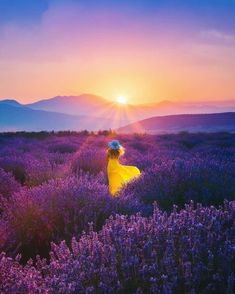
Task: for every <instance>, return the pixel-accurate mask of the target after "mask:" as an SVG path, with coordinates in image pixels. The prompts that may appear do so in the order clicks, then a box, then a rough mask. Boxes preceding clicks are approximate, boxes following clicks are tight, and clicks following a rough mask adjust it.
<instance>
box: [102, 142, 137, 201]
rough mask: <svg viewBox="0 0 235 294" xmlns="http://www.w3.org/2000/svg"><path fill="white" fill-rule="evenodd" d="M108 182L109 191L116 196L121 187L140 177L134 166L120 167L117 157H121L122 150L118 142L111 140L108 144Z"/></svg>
mask: <svg viewBox="0 0 235 294" xmlns="http://www.w3.org/2000/svg"><path fill="white" fill-rule="evenodd" d="M108 147H109V148H108V168H107V171H108V180H109V191H110V193H111V194H112V195H113V196H117V193H118V192H119V191H120V189H121V187H122V186H123V185H124V184H126V183H128V182H129V181H131V180H132V179H134V178H136V177H138V176H139V175H140V171H139V169H138V168H137V167H135V166H128V165H122V164H120V163H119V157H120V156H121V155H123V154H124V153H125V152H124V148H123V147H122V145H121V144H120V143H119V141H118V140H113V141H111V142H109V144H108Z"/></svg>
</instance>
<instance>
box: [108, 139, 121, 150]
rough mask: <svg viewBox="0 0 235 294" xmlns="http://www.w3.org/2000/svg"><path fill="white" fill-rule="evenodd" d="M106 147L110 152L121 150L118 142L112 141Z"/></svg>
mask: <svg viewBox="0 0 235 294" xmlns="http://www.w3.org/2000/svg"><path fill="white" fill-rule="evenodd" d="M108 146H109V148H110V149H112V150H119V149H121V148H122V145H121V144H120V142H119V141H118V140H113V141H111V142H109V143H108Z"/></svg>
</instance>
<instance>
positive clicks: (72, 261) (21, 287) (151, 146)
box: [0, 133, 235, 293]
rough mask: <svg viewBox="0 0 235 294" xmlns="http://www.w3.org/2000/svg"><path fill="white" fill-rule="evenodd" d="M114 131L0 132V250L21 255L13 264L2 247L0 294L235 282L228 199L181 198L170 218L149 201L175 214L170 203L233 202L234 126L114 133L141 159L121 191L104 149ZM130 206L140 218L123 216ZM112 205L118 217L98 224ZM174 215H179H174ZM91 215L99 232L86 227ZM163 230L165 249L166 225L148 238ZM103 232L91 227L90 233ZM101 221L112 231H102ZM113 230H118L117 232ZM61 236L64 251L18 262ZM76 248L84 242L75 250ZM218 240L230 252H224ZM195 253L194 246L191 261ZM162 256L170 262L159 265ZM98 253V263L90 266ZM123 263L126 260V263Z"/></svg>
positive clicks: (194, 287)
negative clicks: (111, 184) (112, 185)
mask: <svg viewBox="0 0 235 294" xmlns="http://www.w3.org/2000/svg"><path fill="white" fill-rule="evenodd" d="M114 136H115V135H114V134H107V133H105V134H103V135H102V134H100V135H99V136H95V135H89V134H86V133H83V134H74V133H62V134H46V133H44V134H43V136H41V135H40V134H23V135H22V134H21V135H10V134H8V135H1V136H0V199H1V201H0V251H5V252H6V254H7V256H11V257H14V256H16V255H17V254H18V253H20V254H21V255H22V258H21V260H20V261H19V260H18V259H17V260H16V261H13V260H9V259H8V258H6V257H5V255H2V256H1V262H0V280H2V281H3V280H4V281H5V282H4V283H3V286H2V288H0V293H1V292H3V293H16V292H17V291H18V293H24V292H26V293H27V292H28V293H40V292H42V293H47V292H49V293H50V292H53V291H55V292H54V293H69V291H70V292H71V293H83V292H87V293H93V292H96V293H97V291H98V292H99V293H114V292H115V293H117V292H118V291H119V292H120V293H123V292H128V293H134V292H136V291H137V292H138V293H142V292H143V293H145V292H146V293H149V291H150V292H151V291H152V293H172V292H174V293H177V292H178V293H198V292H200V293H202V292H203V291H204V292H205V293H211V292H213V291H216V290H215V289H217V290H218V289H219V291H223V292H221V293H224V291H227V292H228V293H230V292H231V291H233V287H234V286H232V285H233V284H234V276H233V274H232V273H233V272H234V268H233V267H232V265H233V264H234V248H235V246H234V239H233V238H234V236H233V233H234V231H233V230H234V229H233V227H232V225H233V224H232V219H233V217H234V215H233V212H232V202H231V203H230V204H226V207H225V208H223V209H222V208H219V209H218V210H216V209H215V208H214V207H212V208H202V207H198V208H197V209H196V210H193V209H192V207H191V208H189V207H187V208H186V209H185V210H182V211H181V212H180V213H179V214H176V212H174V213H173V214H172V215H171V216H169V215H168V216H167V215H166V213H161V212H159V211H157V210H155V211H154V212H153V202H154V201H157V204H158V207H160V208H161V209H162V210H164V211H171V210H172V207H173V205H174V204H177V205H178V206H179V207H180V208H182V207H184V204H185V203H189V202H190V200H194V201H195V202H200V203H202V204H203V205H206V206H209V205H214V206H217V207H218V205H220V204H222V203H223V202H224V199H227V200H229V201H233V200H234V198H235V184H234V179H235V152H234V151H235V135H232V134H226V133H221V134H194V135H193V134H187V133H182V134H178V135H164V136H148V135H131V136H125V135H122V136H118V139H120V140H121V141H122V143H123V144H124V146H125V147H126V155H125V157H123V159H122V161H123V162H124V163H128V164H135V165H137V166H138V167H139V168H140V169H141V170H142V176H141V178H140V179H138V180H137V181H135V182H133V183H131V184H129V185H128V186H127V187H125V188H124V189H123V191H122V193H121V195H120V197H119V198H111V197H110V195H109V193H108V187H107V178H106V152H105V148H106V145H107V142H108V141H109V140H110V138H111V137H114ZM137 212H141V214H142V215H144V216H146V218H141V217H140V216H137V217H134V216H132V217H131V219H130V220H128V219H126V218H125V217H124V218H123V217H121V216H120V215H122V214H129V215H134V214H136V213H137ZM117 213H118V214H119V216H116V217H115V219H114V220H112V219H111V220H109V221H108V223H107V224H106V225H105V226H104V227H103V229H102V226H103V225H104V223H105V221H106V219H108V218H109V216H110V215H115V214H117ZM152 215H153V216H152ZM156 215H158V218H157V219H156ZM176 216H177V217H176ZM147 217H148V218H147ZM174 217H176V219H175V218H174ZM122 219H123V221H121V220H122ZM172 219H174V220H175V221H174V222H172V221H169V220H172ZM91 222H92V226H93V229H94V232H93V231H92V232H90V233H89V234H88V235H82V234H84V233H83V231H87V230H89V223H91ZM143 222H144V223H151V226H152V227H153V229H152V230H153V231H152V232H153V235H151V232H150V231H151V229H150V227H148V228H147V229H146V230H145V229H143V228H142V229H143V232H142V234H140V236H139V237H138V234H137V231H138V230H137V231H135V229H134V228H137V227H138V226H139V225H140V223H143ZM153 222H154V223H155V225H154V224H153ZM205 222H206V223H205ZM181 223H182V231H181V228H180V227H181V226H180V225H179V224H181ZM184 223H185V225H183V224H184ZM215 223H216V225H214V224H215ZM195 225H196V227H198V229H199V230H200V226H201V225H202V227H203V226H204V234H205V232H207V233H208V234H209V235H211V236H213V238H211V239H210V240H209V239H208V240H206V241H205V240H204V239H205V238H204V239H202V236H201V235H200V237H198V236H199V235H198V234H199V233H197V231H194V230H195ZM154 226H155V227H154ZM126 227H128V230H127V231H125V229H126ZM129 227H130V228H129ZM162 227H164V228H165V230H166V232H168V231H171V232H172V236H171V238H170V239H169V242H171V246H172V247H171V249H172V253H171V252H169V250H168V245H169V244H170V243H169V242H168V237H169V236H168V235H169V232H168V233H166V232H165V231H164V232H165V234H166V235H165V237H164V236H163V239H161V240H160V239H158V241H157V240H155V239H156V238H161V234H162V233H161V232H162V229H161V228H162ZM208 229H209V230H210V232H209V231H208ZM99 230H101V231H100V233H98V235H97V233H95V232H98V231H99ZM107 230H110V234H111V235H110V236H111V237H108V235H107V234H106V233H105V232H107ZM118 230H120V232H125V233H123V236H122V235H121V233H120V232H119V231H118ZM205 230H207V231H205ZM202 231H203V230H202ZM156 232H158V234H157V236H155V235H156ZM104 234H106V235H104ZM81 235H82V237H81ZM163 235H164V234H163ZM104 236H105V237H104ZM115 236H116V237H115ZM203 236H204V237H205V236H206V235H203ZM73 237H76V238H77V239H78V240H79V238H80V237H81V239H80V240H79V241H78V243H77V242H76V241H73V242H72V249H71V247H70V244H71V239H72V238H73ZM194 237H195V239H194ZM110 238H111V239H110ZM136 238H137V239H138V238H140V240H139V241H138V240H137V239H136ZM154 238H155V239H154ZM164 238H166V239H165V241H164V242H163V240H164ZM184 238H185V239H184ZM192 238H193V239H192ZM152 239H153V240H152ZM189 239H190V241H188V240H189ZM62 240H65V241H66V243H67V244H68V245H69V248H70V249H68V248H65V245H64V244H61V245H60V246H59V247H57V246H55V245H54V246H53V248H52V250H53V252H54V253H53V252H52V253H51V262H50V263H49V264H47V265H46V264H45V262H44V261H38V265H37V267H36V268H34V267H33V266H32V265H31V264H27V265H26V266H25V267H24V266H23V265H22V264H25V262H26V261H27V260H28V259H29V258H30V257H32V258H33V259H34V260H35V257H36V255H37V254H39V255H40V256H41V258H43V257H46V258H47V260H48V258H49V252H50V248H51V247H50V243H51V242H52V241H53V242H55V243H57V244H59V242H60V241H62ZM147 240H152V241H151V242H152V243H151V244H152V245H151V246H150V247H149V248H150V249H149V252H150V253H149V254H150V255H149V258H147V259H146V260H145V257H144V252H145V249H146V246H147V245H146V242H147ZM161 241H162V242H161ZM131 242H133V244H132V243H131ZM187 242H188V243H187ZM201 242H203V243H204V245H203V246H204V247H203V248H201V245H200V244H201ZM208 242H209V243H208ZM122 243H123V244H125V246H124V247H123V245H122ZM168 243H169V244H168ZM128 244H129V245H130V246H131V247H130V248H129V250H130V251H129V252H128V254H127V253H124V252H123V250H124V249H123V248H128V246H129V245H128ZM74 246H77V247H79V248H80V249H79V251H78V252H77V253H76V254H75V252H74ZM135 246H137V247H136V248H135ZM86 248H87V249H86ZM89 248H90V249H89ZM110 248H112V249H110ZM182 248H183V249H182ZM88 249H89V250H88ZM114 249H115V250H114ZM225 249H226V254H225V255H226V256H227V257H226V258H225V257H224V256H223V257H221V256H222V255H223V254H224V253H223V254H222V253H221V252H224V250H225ZM68 250H69V251H68ZM86 250H88V251H86ZM110 250H111V251H110ZM146 250H147V249H146ZM192 250H195V251H196V252H198V254H199V255H196V256H197V258H194V253H193V252H192ZM164 252H168V253H167V254H166V255H164V254H163V253H164ZM111 253H112V254H111ZM171 254H172V255H171ZM221 254H222V255H221ZM69 256H70V258H69ZM211 256H213V257H211ZM129 258H131V259H130V260H129ZM168 258H169V260H171V261H169V262H170V264H171V265H172V267H173V268H172V269H171V266H169V268H167V267H166V266H165V262H168V261H166V260H168ZM171 258H172V259H171ZM210 258H212V259H213V261H212V262H209V259H210ZM93 260H97V261H96V262H95V264H94V266H93V267H91V268H90V265H91V263H92V262H93ZM173 260H174V264H173V263H172V262H173ZM129 263H130V264H131V266H130V265H128V264H129ZM153 263H154V265H153ZM39 265H40V266H39ZM173 265H174V266H173ZM57 266H58V268H57ZM125 267H127V268H129V269H128V270H127V272H125ZM185 268H188V269H187V270H186V269H185ZM68 269H70V270H71V271H69V270H68ZM144 269H145V270H146V276H145V274H144V273H143V271H144ZM184 269H185V270H184ZM184 271H185V272H184ZM186 272H187V273H188V274H189V276H188V279H186V278H185V275H186ZM10 273H11V274H10ZM6 276H9V277H8V278H7V277H6ZM13 277H15V278H13ZM19 281H21V282H20V283H19ZM56 285H57V286H58V288H57V286H56ZM141 285H142V286H141ZM0 287H1V286H0ZM128 287H130V288H128ZM53 289H54V290H53ZM213 289H214V290H213ZM167 291H168V292H167ZM231 293H232V292H231Z"/></svg>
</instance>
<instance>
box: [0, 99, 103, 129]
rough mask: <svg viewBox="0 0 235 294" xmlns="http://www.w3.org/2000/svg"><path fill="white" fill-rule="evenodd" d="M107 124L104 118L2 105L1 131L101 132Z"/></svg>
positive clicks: (0, 111) (0, 107)
mask: <svg viewBox="0 0 235 294" xmlns="http://www.w3.org/2000/svg"><path fill="white" fill-rule="evenodd" d="M107 124H108V122H107V120H105V119H102V118H90V117H87V116H75V115H74V116H73V115H68V114H63V113H57V112H49V111H43V110H33V109H30V108H28V107H24V106H22V107H16V106H11V105H8V104H4V103H0V131H22V130H23V131H41V130H47V131H59V130H75V131H79V130H84V129H87V130H99V129H104V128H105V127H106V125H107Z"/></svg>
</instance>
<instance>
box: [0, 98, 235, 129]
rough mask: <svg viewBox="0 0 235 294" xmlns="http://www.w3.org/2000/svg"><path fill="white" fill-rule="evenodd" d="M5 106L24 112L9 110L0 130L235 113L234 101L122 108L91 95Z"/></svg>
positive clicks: (96, 126) (107, 126) (104, 126)
mask: <svg viewBox="0 0 235 294" xmlns="http://www.w3.org/2000/svg"><path fill="white" fill-rule="evenodd" d="M144 100H145V99H144V98H143V101H144ZM4 105H5V106H12V107H15V108H20V109H21V110H19V109H18V110H17V113H16V109H11V110H9V109H8V110H6V111H7V112H6V115H4V114H2V117H1V123H0V129H3V127H4V130H5V129H6V125H8V126H9V127H12V128H13V129H14V128H17V129H19V128H20V129H21V130H22V129H23V128H25V130H29V129H30V130H32V129H33V130H34V129H37V130H41V128H43V129H44V130H51V129H54V130H58V129H62V130H64V129H71V130H81V129H87V130H97V129H110V128H112V129H118V128H121V127H123V126H125V125H129V124H132V123H134V122H136V121H140V120H143V119H148V118H150V117H156V116H157V117H161V116H166V115H175V114H195V113H220V112H232V111H234V112H235V100H227V101H214V102H213V101H212V102H211V101H210V102H188V103H186V102H173V101H169V100H162V101H159V102H156V103H150V104H138V105H136V104H135V105H131V104H126V105H122V104H118V103H117V102H112V101H110V100H106V99H104V98H103V97H100V96H96V95H91V94H83V95H79V96H56V97H53V98H50V99H45V100H40V101H37V102H35V103H31V104H26V105H22V104H20V103H19V102H17V101H16V100H13V99H5V100H1V101H0V106H1V108H2V107H3V106H4ZM33 111H34V112H33ZM35 111H38V112H35ZM22 113H24V115H22ZM61 114H63V116H61ZM16 116H17V117H16ZM3 117H4V120H3ZM16 121H17V125H16V124H15V122H16Z"/></svg>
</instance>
